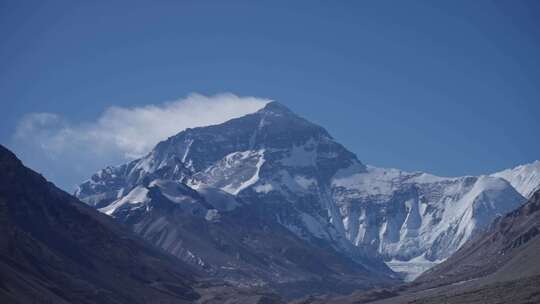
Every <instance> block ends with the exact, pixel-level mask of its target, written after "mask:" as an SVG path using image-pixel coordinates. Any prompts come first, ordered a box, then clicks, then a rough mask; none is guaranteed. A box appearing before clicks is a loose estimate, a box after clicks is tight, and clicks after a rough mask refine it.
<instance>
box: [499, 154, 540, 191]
mask: <svg viewBox="0 0 540 304" xmlns="http://www.w3.org/2000/svg"><path fill="white" fill-rule="evenodd" d="M492 176H495V177H500V178H504V179H505V180H507V181H508V182H509V183H510V184H511V185H512V186H513V187H514V188H515V189H516V190H517V191H518V192H519V193H521V195H523V196H524V197H527V198H529V197H531V196H532V194H533V193H534V192H535V191H536V190H538V189H540V161H538V160H537V161H535V162H533V163H530V164H526V165H521V166H517V167H515V168H512V169H507V170H504V171H500V172H497V173H493V174H492Z"/></svg>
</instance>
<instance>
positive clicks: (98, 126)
mask: <svg viewBox="0 0 540 304" xmlns="http://www.w3.org/2000/svg"><path fill="white" fill-rule="evenodd" d="M269 101H270V100H269V99H263V98H257V97H239V96H236V95H234V94H230V93H227V94H218V95H214V96H204V95H200V94H191V95H189V96H187V97H186V98H182V99H179V100H175V101H170V102H165V103H162V104H151V105H146V106H140V107H132V108H122V107H116V106H113V107H110V108H108V109H106V110H105V111H104V112H103V114H102V115H101V116H100V117H98V118H97V119H96V120H95V121H90V122H81V123H73V122H70V121H69V120H67V119H66V118H63V117H60V116H59V115H57V114H53V113H30V114H28V115H26V116H24V117H23V118H22V119H21V120H20V121H19V124H18V126H17V129H16V132H15V135H14V138H13V139H14V145H15V146H16V147H17V150H22V154H25V155H27V156H28V155H30V154H32V157H30V158H32V159H35V160H36V161H37V162H38V164H37V165H38V166H40V165H39V162H42V161H44V160H41V161H38V160H37V159H38V157H36V155H37V154H35V153H41V154H43V156H46V157H47V158H48V159H49V161H50V160H56V161H61V162H62V163H63V164H64V163H66V162H67V163H70V162H72V163H75V164H66V165H70V166H67V167H68V168H70V169H72V170H79V171H84V170H87V168H86V167H88V166H85V165H84V164H85V163H88V164H93V165H91V166H90V167H95V166H97V165H100V166H104V165H108V164H111V163H113V164H114V163H115V162H119V161H125V160H128V159H133V158H136V157H139V156H142V155H144V154H145V153H147V152H148V151H150V150H151V149H152V147H153V146H154V145H155V144H157V143H158V142H159V141H161V140H164V139H166V138H167V137H169V136H172V135H174V134H176V133H178V132H180V131H182V130H184V129H186V128H193V127H199V126H206V125H212V124H218V123H222V122H224V121H227V120H229V119H231V118H234V117H239V116H242V115H245V114H248V113H252V112H255V111H257V110H258V109H260V108H262V107H263V106H264V105H265V104H266V103H268V102H269ZM17 152H20V151H17ZM34 165H36V164H34ZM49 165H52V164H49ZM73 166H75V167H73ZM77 166H79V167H77ZM43 167H46V166H43ZM93 169H96V168H92V170H93ZM45 171H46V170H45ZM90 173H91V172H86V174H87V177H88V175H89V174H90ZM76 182H80V180H79V181H76Z"/></svg>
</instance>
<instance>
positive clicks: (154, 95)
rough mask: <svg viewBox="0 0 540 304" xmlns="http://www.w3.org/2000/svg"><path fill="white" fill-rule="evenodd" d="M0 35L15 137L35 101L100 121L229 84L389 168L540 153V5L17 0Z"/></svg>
mask: <svg viewBox="0 0 540 304" xmlns="http://www.w3.org/2000/svg"><path fill="white" fill-rule="evenodd" d="M113 2H114V3H113ZM0 37H1V43H0V100H1V109H2V114H1V117H2V119H1V120H0V142H1V143H2V144H6V145H8V146H9V145H10V142H11V140H12V136H13V134H14V132H15V127H16V124H17V122H18V121H19V120H20V119H21V117H22V116H23V115H24V114H27V113H30V112H52V113H58V114H60V115H62V116H64V117H68V118H69V119H71V120H72V121H91V120H95V119H96V117H98V116H99V115H100V113H102V112H103V111H104V109H105V108H107V107H109V106H111V105H117V106H124V107H127V106H138V105H144V104H148V103H156V102H161V101H165V100H171V99H176V98H178V97H182V96H185V95H187V94H188V93H190V92H199V93H203V94H215V93H219V92H232V93H235V94H238V95H251V96H259V97H266V98H271V99H273V100H277V101H279V102H281V103H283V104H286V105H287V106H289V107H290V108H291V109H292V110H294V111H295V112H297V113H299V114H301V115H302V116H304V117H306V118H308V119H310V120H312V121H314V122H316V123H319V124H321V125H323V126H324V127H326V128H327V129H328V131H329V132H330V133H331V134H332V135H333V136H334V137H335V138H336V139H337V140H339V141H340V142H341V143H343V144H344V145H345V146H346V147H348V148H349V149H350V150H352V151H354V152H355V153H357V155H358V157H359V159H360V160H362V161H363V162H365V163H368V164H373V165H377V166H385V167H397V168H401V169H405V170H425V171H429V172H431V173H434V174H438V175H445V176H453V175H464V174H480V173H488V172H491V171H495V170H499V169H503V168H506V167H511V166H514V165H517V164H520V163H526V162H530V161H533V160H535V159H539V158H540V140H539V138H540V135H539V133H540V132H539V131H540V1H534V0H531V1H468V0H467V1H397V0H396V1H305V2H304V1H294V3H293V1H283V2H281V1H245V2H244V1H242V2H237V1H211V2H206V1H171V0H164V1H125V2H122V1H25V0H22V1H15V0H5V1H1V2H0ZM16 152H17V151H16ZM34 165H35V166H36V167H38V169H39V167H40V166H43V167H44V166H45V165H44V164H39V163H38V164H34ZM88 174H90V172H89V173H88ZM77 182H78V181H77Z"/></svg>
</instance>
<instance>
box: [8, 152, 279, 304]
mask: <svg viewBox="0 0 540 304" xmlns="http://www.w3.org/2000/svg"><path fill="white" fill-rule="evenodd" d="M195 277H196V273H195V271H194V270H193V269H192V268H191V267H190V266H187V265H185V264H184V263H183V262H181V261H179V260H177V259H176V258H174V257H172V256H169V255H168V254H165V253H162V252H161V251H160V250H157V249H154V248H153V247H151V246H148V245H146V244H145V243H144V242H143V241H142V240H140V239H138V237H135V236H133V235H132V233H131V232H130V231H128V230H127V229H124V228H122V227H120V226H119V225H118V224H117V223H115V222H114V221H113V220H112V219H110V218H109V217H107V216H105V215H103V214H101V213H99V212H97V211H95V210H94V209H92V208H90V207H88V206H87V205H85V204H83V203H81V202H79V201H78V200H77V199H75V198H74V197H72V196H70V195H69V194H67V193H65V192H63V191H61V190H59V189H58V188H56V187H55V186H54V185H53V184H51V183H48V182H47V181H46V180H45V179H44V178H43V177H42V176H41V175H39V174H37V173H35V172H34V171H32V170H30V169H28V168H26V167H24V166H23V164H22V163H21V162H20V161H19V160H18V159H17V158H16V156H15V155H14V154H13V153H11V152H10V151H8V150H7V149H6V148H4V147H2V146H0V302H1V303H191V302H193V301H195V300H197V299H198V298H199V297H200V294H202V296H203V297H204V298H205V299H207V300H208V301H211V300H212V299H215V297H216V295H217V296H219V294H228V295H229V297H230V298H231V299H235V298H238V297H237V294H236V291H234V290H233V289H230V288H229V289H228V288H226V287H220V289H219V290H218V288H217V287H216V286H219V285H216V284H214V285H212V284H210V283H206V287H212V286H214V287H212V288H214V289H215V290H217V291H212V290H211V288H210V289H209V288H203V287H204V284H202V283H200V282H196V281H195ZM221 285H223V284H221ZM193 287H196V288H197V289H198V290H199V291H198V292H196V291H195V290H194V288H193ZM212 294H214V295H212ZM250 296H253V297H257V294H251V295H250ZM261 297H263V296H261V295H259V298H261ZM267 298H271V297H267ZM252 303H256V301H252Z"/></svg>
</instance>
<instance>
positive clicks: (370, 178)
mask: <svg viewBox="0 0 540 304" xmlns="http://www.w3.org/2000/svg"><path fill="white" fill-rule="evenodd" d="M332 186H333V193H334V199H335V202H336V204H337V206H339V208H340V211H341V214H342V216H343V223H344V226H345V230H346V235H347V238H348V239H349V240H350V241H351V242H352V243H353V244H355V245H357V246H371V247H372V248H373V250H376V251H378V252H379V253H380V254H382V255H383V257H384V258H385V259H386V260H387V261H389V262H390V263H389V265H390V266H393V265H399V268H397V267H394V269H395V270H396V271H397V270H399V271H404V272H405V273H406V275H407V277H408V279H413V278H414V275H415V274H416V275H417V274H419V272H418V271H417V270H418V265H417V264H418V263H417V261H418V260H422V261H425V262H427V263H429V262H435V263H437V262H440V261H442V260H444V259H446V258H448V257H449V256H450V255H451V254H452V253H454V252H455V251H456V250H457V249H459V247H461V245H463V244H464V243H465V242H466V241H467V240H468V239H469V238H470V237H471V236H472V235H474V234H475V233H476V232H478V231H480V230H482V229H484V228H486V227H487V226H488V225H489V224H490V223H491V221H493V219H494V218H496V217H497V216H500V215H503V214H505V213H507V212H508V211H510V210H512V209H514V208H516V207H518V206H520V205H521V204H522V203H523V202H524V201H525V199H524V198H523V197H522V196H521V195H520V194H519V193H518V192H517V191H516V190H515V189H514V188H513V187H512V186H511V185H510V184H509V183H508V182H507V181H505V180H504V179H501V178H496V177H491V176H480V177H457V178H442V177H437V176H433V175H429V174H426V173H419V172H417V173H408V172H403V171H400V170H396V169H381V168H374V167H368V169H367V172H363V171H362V170H358V169H356V168H355V167H350V168H347V169H344V170H341V171H339V172H338V173H337V174H336V175H335V176H334V178H333V180H332ZM423 264H426V263H423ZM407 265H410V270H407ZM423 269H424V268H423ZM424 270H425V269H424Z"/></svg>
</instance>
